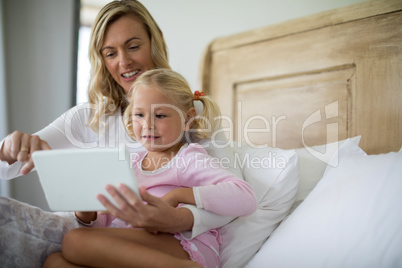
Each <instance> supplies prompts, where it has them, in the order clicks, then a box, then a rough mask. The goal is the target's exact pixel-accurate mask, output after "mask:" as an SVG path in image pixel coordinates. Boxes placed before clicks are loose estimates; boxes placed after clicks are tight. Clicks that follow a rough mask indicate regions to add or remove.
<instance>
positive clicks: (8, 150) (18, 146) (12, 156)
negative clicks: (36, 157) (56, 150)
mask: <svg viewBox="0 0 402 268" xmlns="http://www.w3.org/2000/svg"><path fill="white" fill-rule="evenodd" d="M50 149H51V148H50V146H49V145H48V144H47V142H46V141H44V140H41V139H40V138H39V136H36V135H30V134H26V133H22V132H20V131H14V132H13V133H11V134H9V135H8V136H7V137H6V138H5V140H4V143H3V146H2V148H0V160H2V161H7V162H8V164H10V165H11V164H13V163H15V162H16V161H20V162H24V163H25V164H24V165H23V166H22V168H21V174H22V175H26V174H28V173H29V172H30V171H31V170H32V169H33V167H34V163H33V160H32V157H31V156H32V153H33V152H35V151H40V150H50Z"/></svg>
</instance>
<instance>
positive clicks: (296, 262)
mask: <svg viewBox="0 0 402 268" xmlns="http://www.w3.org/2000/svg"><path fill="white" fill-rule="evenodd" d="M348 146H350V144H349V145H348ZM356 147H357V145H356ZM342 151H343V148H342V147H341V148H340V154H339V156H340V159H339V160H340V161H339V166H338V167H336V168H328V172H327V173H326V175H325V176H324V177H323V178H322V180H321V181H320V182H319V183H318V185H317V186H316V187H315V188H314V190H313V191H312V192H311V193H310V194H309V196H308V197H307V198H306V199H305V200H304V202H303V203H302V204H301V205H300V206H299V207H298V208H297V209H296V210H295V211H294V212H293V213H292V214H291V215H290V216H289V217H288V218H287V219H286V220H284V221H283V222H282V223H281V225H280V226H279V227H278V228H277V229H276V230H275V232H274V233H272V235H271V236H270V238H269V239H268V241H267V242H266V243H265V244H264V245H263V246H262V248H261V249H260V251H259V252H258V253H257V254H256V256H255V257H254V258H253V259H252V260H251V261H250V263H249V264H248V265H247V266H246V267H247V268H260V267H267V266H270V267H309V268H310V267H313V268H314V267H402V254H401V249H402V228H401V226H402V213H401V204H402V150H401V151H400V152H399V153H388V154H382V155H369V156H362V155H361V151H360V150H359V149H356V150H354V152H352V153H351V154H349V155H345V154H343V153H342ZM352 151H353V150H352Z"/></svg>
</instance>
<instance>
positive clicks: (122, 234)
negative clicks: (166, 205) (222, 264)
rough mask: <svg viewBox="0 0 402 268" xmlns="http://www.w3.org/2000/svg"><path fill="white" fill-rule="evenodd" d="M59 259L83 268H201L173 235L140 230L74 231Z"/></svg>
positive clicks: (66, 239) (65, 239)
mask: <svg viewBox="0 0 402 268" xmlns="http://www.w3.org/2000/svg"><path fill="white" fill-rule="evenodd" d="M62 256H63V257H64V258H65V259H66V260H68V261H69V262H71V263H74V264H77V265H82V266H87V267H152V268H157V267H163V268H165V267H174V268H180V267H201V266H200V265H199V264H198V263H196V262H194V261H191V260H190V259H189V256H188V253H187V252H186V251H185V250H184V249H183V247H182V246H181V243H180V241H179V240H177V239H176V238H174V237H173V235H171V234H165V233H162V234H157V235H153V234H150V233H148V232H147V231H145V230H143V229H119V228H85V229H75V230H72V231H71V232H69V233H67V234H66V235H65V237H64V239H63V252H62Z"/></svg>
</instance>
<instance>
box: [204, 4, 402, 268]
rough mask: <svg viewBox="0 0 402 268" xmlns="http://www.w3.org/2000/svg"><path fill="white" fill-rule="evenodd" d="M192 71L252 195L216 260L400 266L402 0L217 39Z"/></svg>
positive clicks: (252, 266) (253, 265)
mask: <svg viewBox="0 0 402 268" xmlns="http://www.w3.org/2000/svg"><path fill="white" fill-rule="evenodd" d="M199 78H200V79H199V80H200V88H202V90H203V91H204V92H205V93H206V94H207V95H210V96H211V97H212V98H213V99H214V100H215V101H216V102H217V103H218V105H219V106H220V108H221V111H222V114H223V117H222V118H223V128H222V129H223V130H224V131H223V132H224V134H225V135H226V137H227V138H228V140H234V141H235V142H234V143H230V145H231V147H232V148H233V150H234V153H235V154H236V157H237V155H240V156H239V157H238V158H237V160H238V161H239V163H241V164H242V165H241V169H242V172H243V175H244V178H245V179H246V180H247V181H249V182H250V183H251V184H252V186H253V187H254V189H255V190H256V194H257V199H258V201H259V206H258V210H257V212H256V213H255V214H253V215H251V216H249V217H247V218H242V219H240V218H239V219H237V220H235V221H234V222H232V223H230V224H229V225H228V226H225V227H224V228H223V229H222V233H223V238H224V242H223V245H222V249H221V254H222V262H223V267H249V268H260V267H402V231H401V229H402V228H400V227H402V209H401V204H402V151H401V146H402V1H400V0H378V1H366V2H362V3H358V4H354V5H351V6H348V7H343V8H340V9H336V10H331V11H327V12H323V13H319V14H315V15H312V16H308V17H305V18H300V19H295V20H292V21H288V22H284V23H281V24H278V25H271V26H267V27H264V28H259V29H255V30H252V31H248V32H244V33H239V34H235V35H231V36H226V37H222V38H218V39H216V40H214V41H213V42H211V43H210V44H209V46H208V47H207V48H206V50H205V54H204V57H203V61H202V64H201V67H200V76H199ZM245 159H246V160H247V161H249V160H250V159H251V160H253V161H254V160H255V161H254V162H253V163H257V164H258V165H257V166H252V165H250V166H248V165H247V164H249V163H248V162H247V161H246V162H247V163H246V162H245ZM264 161H265V162H264ZM264 163H265V165H264ZM281 163H282V164H281ZM283 163H285V164H283Z"/></svg>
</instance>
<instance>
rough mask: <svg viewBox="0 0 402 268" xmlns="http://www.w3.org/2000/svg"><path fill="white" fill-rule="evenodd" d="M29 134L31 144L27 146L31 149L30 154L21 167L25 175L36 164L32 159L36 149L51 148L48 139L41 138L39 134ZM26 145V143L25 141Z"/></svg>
mask: <svg viewBox="0 0 402 268" xmlns="http://www.w3.org/2000/svg"><path fill="white" fill-rule="evenodd" d="M27 135H28V134H27ZM28 136H29V145H27V146H29V149H28V152H27V153H28V154H27V158H26V159H25V161H23V162H25V164H24V165H23V166H22V168H21V174H23V175H25V174H28V173H29V172H30V171H31V170H32V169H33V168H34V166H35V165H34V162H33V159H32V154H33V153H34V152H35V151H41V150H50V149H51V148H50V146H49V144H48V143H47V142H46V141H44V140H41V139H40V138H39V136H36V135H32V136H31V135H28ZM24 145H25V143H24ZM22 148H26V147H22ZM24 151H25V150H24ZM19 161H21V160H19Z"/></svg>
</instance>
